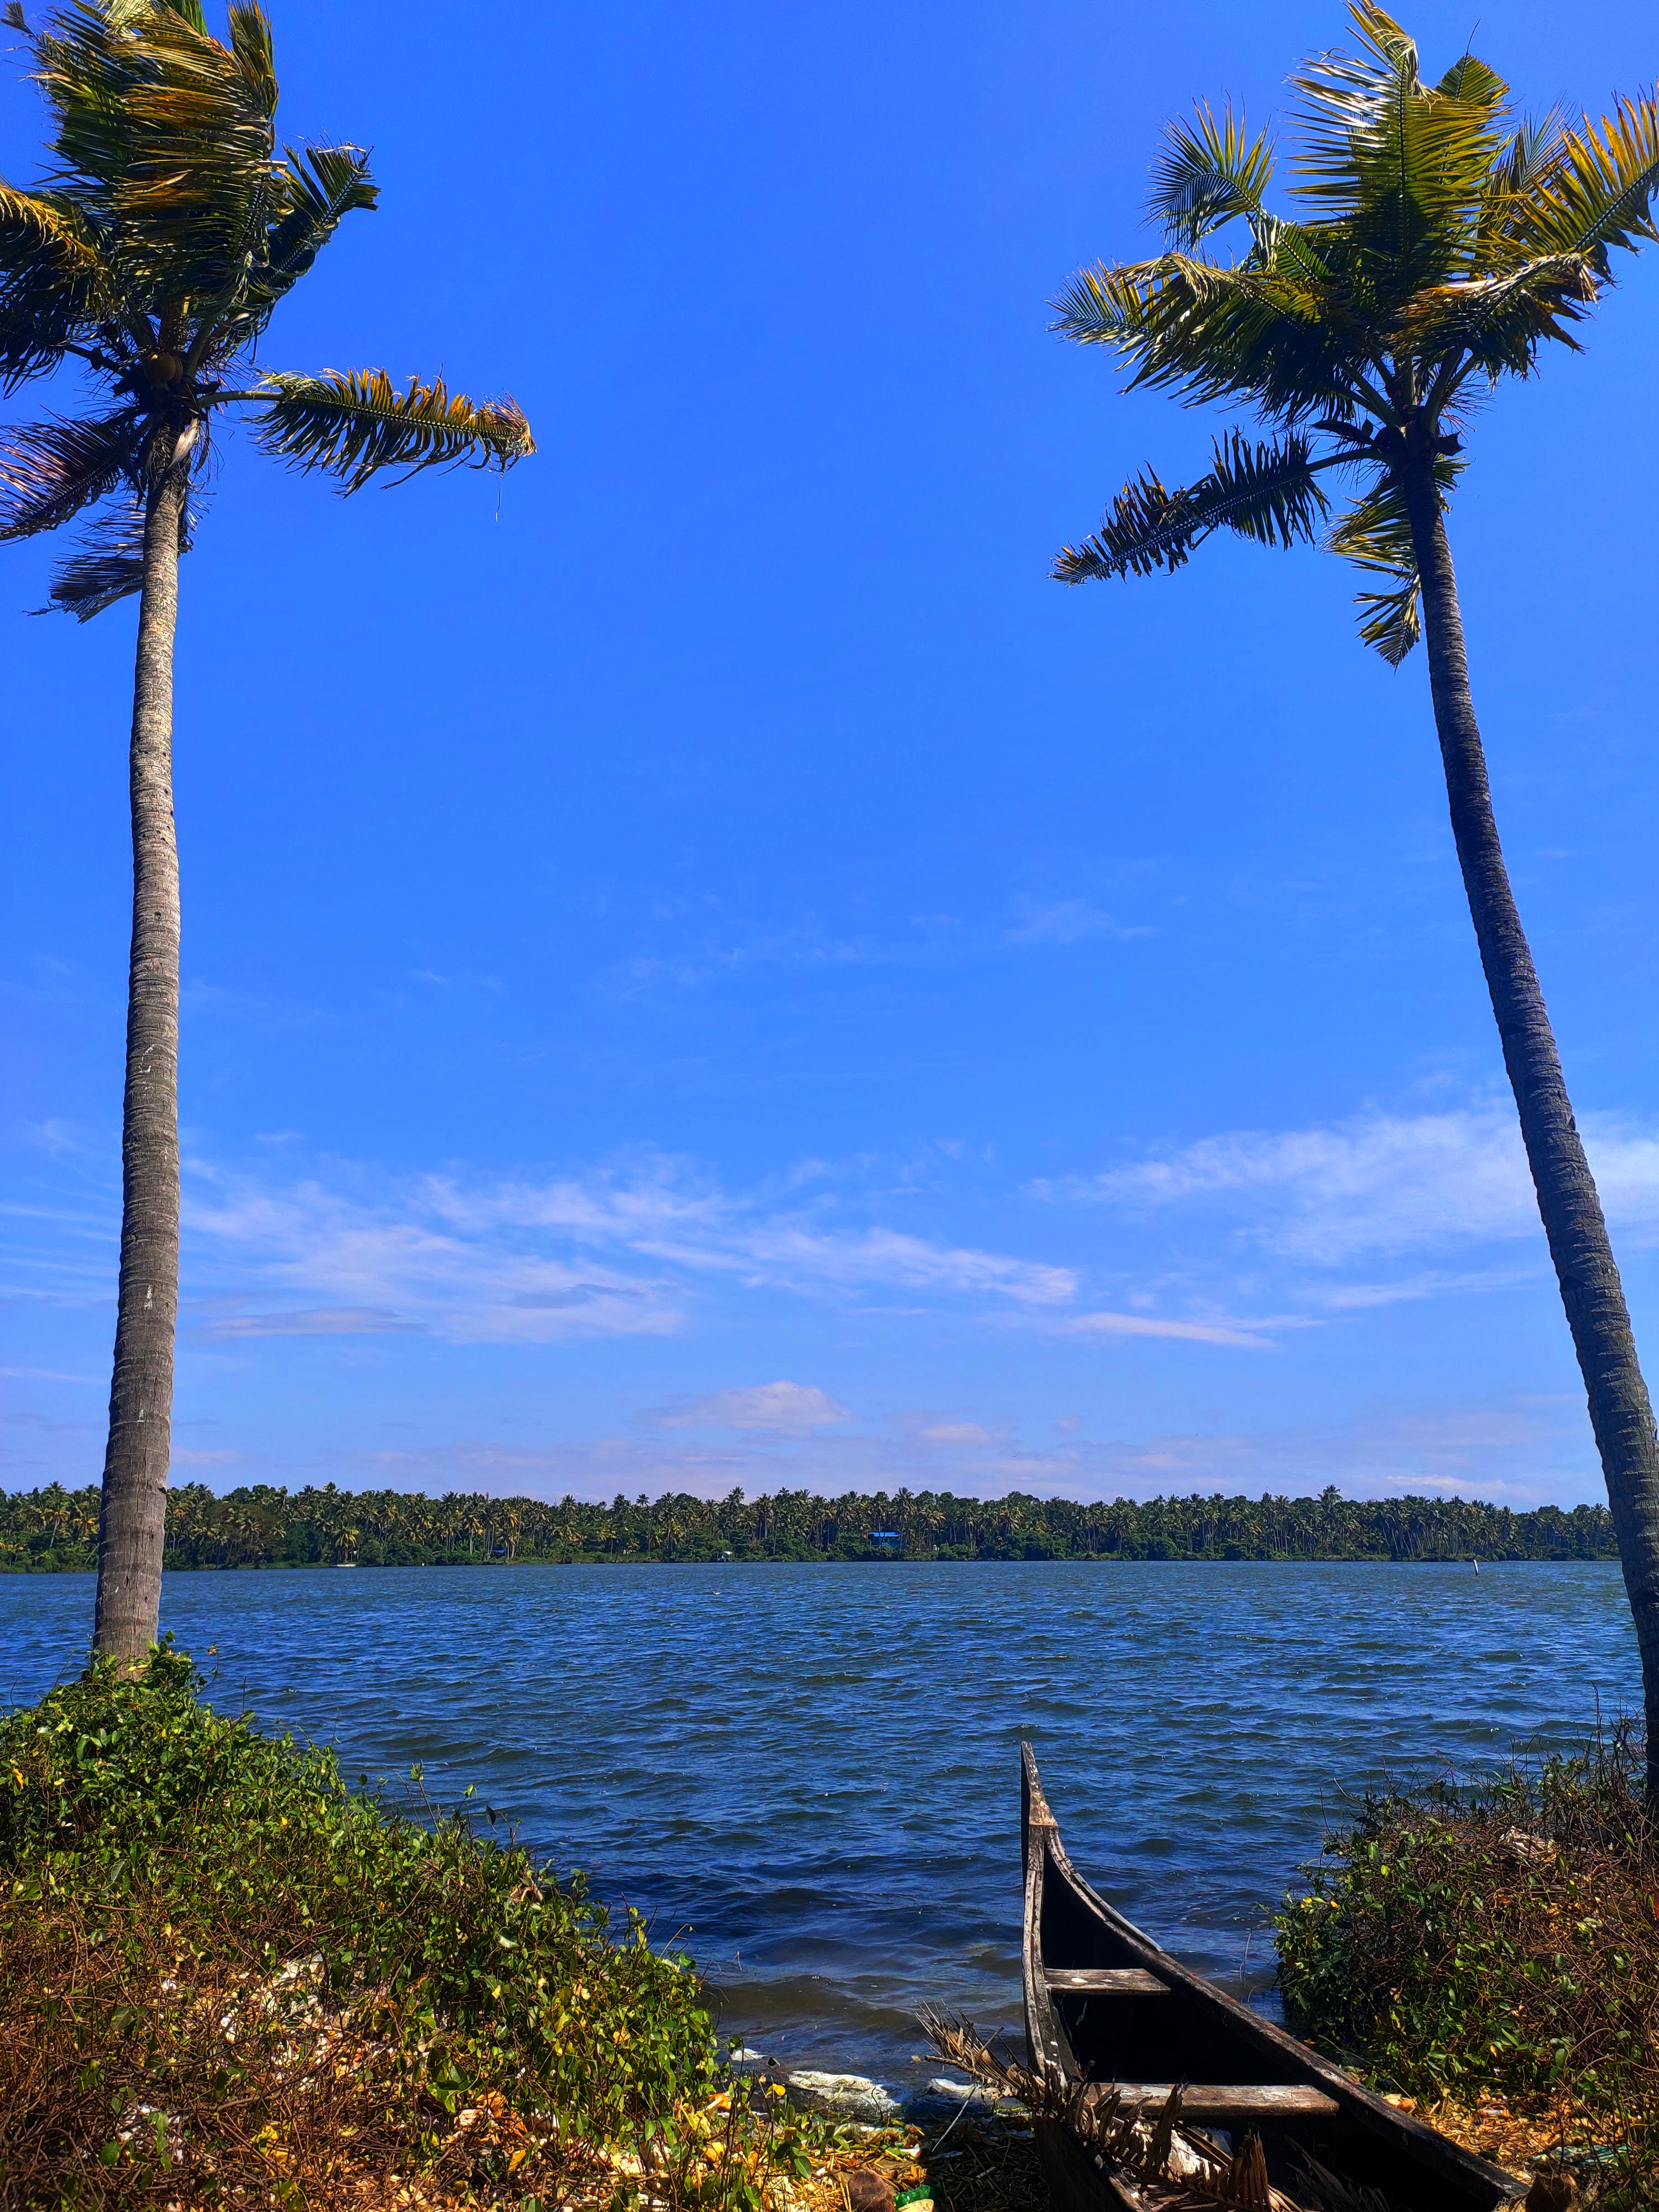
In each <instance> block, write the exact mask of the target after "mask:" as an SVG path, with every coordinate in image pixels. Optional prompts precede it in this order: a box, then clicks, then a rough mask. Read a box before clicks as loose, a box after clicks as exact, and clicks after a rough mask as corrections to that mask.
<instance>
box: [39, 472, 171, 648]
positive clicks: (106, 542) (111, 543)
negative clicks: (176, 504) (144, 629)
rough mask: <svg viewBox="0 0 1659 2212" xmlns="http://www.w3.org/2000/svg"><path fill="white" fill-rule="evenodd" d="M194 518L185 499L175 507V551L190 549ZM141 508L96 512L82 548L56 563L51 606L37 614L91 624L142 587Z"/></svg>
mask: <svg viewBox="0 0 1659 2212" xmlns="http://www.w3.org/2000/svg"><path fill="white" fill-rule="evenodd" d="M191 524H192V518H191V510H190V502H189V501H188V500H186V501H185V502H184V504H183V506H182V507H180V508H179V553H180V554H181V555H183V554H185V553H188V552H189V551H190V549H191ZM143 583H144V508H143V501H133V502H132V504H131V505H130V506H127V507H119V508H117V509H115V510H113V511H112V513H108V514H106V515H100V517H99V518H98V520H96V521H95V522H94V524H93V525H92V526H91V528H90V529H89V530H88V532H87V533H86V536H85V538H83V539H82V544H81V550H79V551H78V552H76V553H71V554H70V556H69V557H68V559H67V560H65V561H62V562H59V563H58V568H57V569H56V570H55V571H54V573H53V575H52V590H51V599H50V604H49V605H46V606H44V607H37V608H36V609H35V610H34V611H35V612H36V614H42V615H45V614H66V615H73V616H74V617H75V618H76V621H77V622H83V623H84V622H90V621H91V620H92V618H93V617H94V615H100V614H102V613H103V611H104V610H105V609H106V607H112V606H114V605H116V603H117V602H118V600H121V599H131V596H132V595H133V593H134V592H139V591H142V590H143Z"/></svg>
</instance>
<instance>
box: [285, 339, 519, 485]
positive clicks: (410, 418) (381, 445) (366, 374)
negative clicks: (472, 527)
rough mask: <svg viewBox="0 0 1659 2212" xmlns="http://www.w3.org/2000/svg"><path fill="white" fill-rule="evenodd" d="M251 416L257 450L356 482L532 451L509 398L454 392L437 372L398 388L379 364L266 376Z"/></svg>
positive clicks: (493, 463) (501, 460) (504, 462)
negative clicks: (387, 472)
mask: <svg viewBox="0 0 1659 2212" xmlns="http://www.w3.org/2000/svg"><path fill="white" fill-rule="evenodd" d="M263 392H264V394H265V395H268V397H266V399H265V405H264V412H263V413H261V414H260V415H259V416H257V417H256V419H255V422H254V425H253V429H254V436H255V438H256V440H257V441H258V445H259V447H260V449H261V450H262V451H263V452H264V453H270V454H271V455H272V456H273V457H274V458H276V459H279V460H285V461H288V462H289V463H290V464H291V465H293V466H294V467H295V468H300V469H322V470H324V471H326V472H327V473H328V474H330V475H331V476H337V477H340V478H342V480H343V483H344V485H345V489H346V490H347V491H348V492H353V491H358V490H361V489H362V486H363V485H364V484H366V483H368V480H369V478H370V477H373V476H374V475H375V474H377V473H378V471H380V470H381V469H386V468H398V469H402V470H403V471H404V473H405V476H412V475H414V474H415V473H416V471H419V470H421V469H429V468H456V467H460V466H464V465H465V466H471V467H473V468H498V469H501V470H503V471H505V470H507V469H509V468H511V467H512V466H513V464H514V463H515V462H517V461H520V460H523V459H525V458H526V456H527V455H529V454H531V453H534V452H535V450H536V446H535V441H534V440H533V438H532V436H531V435H530V425H529V423H528V422H526V419H525V416H524V414H523V411H522V410H521V409H520V407H519V405H518V404H517V402H516V401H515V400H513V399H511V398H501V399H489V400H483V401H480V402H478V403H477V404H474V402H473V401H471V399H469V398H467V397H466V396H465V393H463V392H454V393H451V392H449V391H448V389H447V387H446V386H445V385H444V383H443V380H442V379H441V378H435V379H434V380H433V381H432V382H431V383H430V384H422V382H421V381H420V380H419V379H418V378H411V379H410V386H409V389H408V391H407V392H398V390H397V389H396V388H395V386H393V384H392V380H391V378H390V377H389V376H387V374H386V371H385V370H384V369H349V370H344V371H342V370H338V369H325V370H323V372H322V373H321V374H320V375H317V376H301V375H295V374H289V373H278V374H274V375H270V376H268V377H266V379H265V380H264V386H263Z"/></svg>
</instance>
